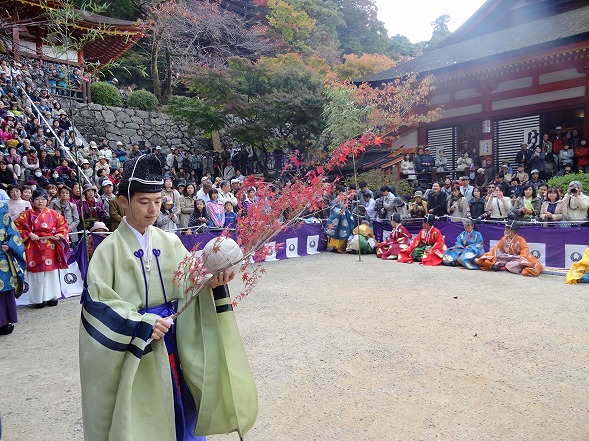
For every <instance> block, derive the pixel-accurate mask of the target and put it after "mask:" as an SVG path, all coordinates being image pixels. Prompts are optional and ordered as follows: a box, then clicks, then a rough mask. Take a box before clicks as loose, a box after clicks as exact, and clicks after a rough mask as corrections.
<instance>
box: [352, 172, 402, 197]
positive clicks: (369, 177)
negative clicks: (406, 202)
mask: <svg viewBox="0 0 589 441" xmlns="http://www.w3.org/2000/svg"><path fill="white" fill-rule="evenodd" d="M356 179H357V180H358V182H362V181H365V182H366V184H367V185H368V188H372V189H377V190H378V189H379V188H380V187H381V186H382V185H389V186H390V185H393V186H394V187H395V191H396V194H398V195H408V194H413V188H412V187H411V184H410V183H409V181H407V180H406V179H398V180H395V179H393V177H392V176H391V175H390V174H388V173H386V172H385V171H384V170H383V169H382V168H374V169H372V170H368V171H366V172H363V173H359V174H358V176H357V177H356ZM356 179H354V177H353V176H352V177H351V178H349V179H348V180H347V181H346V183H347V184H355V183H356V182H355V180H356Z"/></svg>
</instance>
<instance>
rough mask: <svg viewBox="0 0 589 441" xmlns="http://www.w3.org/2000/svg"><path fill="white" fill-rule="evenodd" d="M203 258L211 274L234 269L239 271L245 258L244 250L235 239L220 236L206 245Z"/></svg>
mask: <svg viewBox="0 0 589 441" xmlns="http://www.w3.org/2000/svg"><path fill="white" fill-rule="evenodd" d="M203 259H204V265H205V267H206V269H207V270H208V271H209V272H210V273H211V274H217V273H218V272H221V271H229V272H231V271H232V270H233V271H235V272H237V271H238V270H239V266H240V264H241V261H242V260H243V252H242V251H241V248H240V247H239V245H238V244H237V242H235V241H234V240H233V239H231V238H230V237H221V236H219V237H216V238H214V239H211V240H210V241H209V242H208V243H207V244H206V245H205V247H204V249H203Z"/></svg>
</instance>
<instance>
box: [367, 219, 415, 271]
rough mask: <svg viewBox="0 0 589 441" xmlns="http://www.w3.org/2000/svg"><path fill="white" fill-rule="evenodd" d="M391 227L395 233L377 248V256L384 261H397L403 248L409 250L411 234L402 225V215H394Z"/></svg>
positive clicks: (392, 232)
mask: <svg viewBox="0 0 589 441" xmlns="http://www.w3.org/2000/svg"><path fill="white" fill-rule="evenodd" d="M391 225H392V227H393V231H391V234H390V236H389V238H388V239H387V240H386V242H381V243H379V244H378V245H377V246H376V255H377V257H380V258H381V259H382V260H395V259H397V257H398V256H399V253H400V252H401V248H402V247H403V248H407V246H408V245H409V240H410V239H411V233H410V232H409V231H407V228H405V226H403V225H401V215H400V214H399V213H393V216H392V220H391Z"/></svg>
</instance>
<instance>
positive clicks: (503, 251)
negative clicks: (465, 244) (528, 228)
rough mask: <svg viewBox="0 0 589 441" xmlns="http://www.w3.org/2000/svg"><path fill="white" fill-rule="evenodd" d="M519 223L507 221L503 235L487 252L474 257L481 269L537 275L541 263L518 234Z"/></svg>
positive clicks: (540, 268)
mask: <svg viewBox="0 0 589 441" xmlns="http://www.w3.org/2000/svg"><path fill="white" fill-rule="evenodd" d="M519 227H520V224H519V222H516V221H514V220H509V221H507V224H506V225H505V233H504V236H503V237H502V238H501V240H499V242H498V243H497V245H495V246H494V247H493V248H492V249H491V250H489V252H488V253H485V254H483V255H482V256H481V257H479V258H478V259H475V263H477V264H478V265H479V267H480V269H482V270H493V271H509V272H510V273H515V274H522V275H524V276H539V275H540V273H541V272H542V269H543V268H542V264H541V263H540V261H539V260H538V259H536V258H535V257H534V256H532V254H531V253H530V249H529V247H528V244H527V242H526V240H525V239H524V238H523V237H521V236H520V235H518V234H517V233H518V231H519Z"/></svg>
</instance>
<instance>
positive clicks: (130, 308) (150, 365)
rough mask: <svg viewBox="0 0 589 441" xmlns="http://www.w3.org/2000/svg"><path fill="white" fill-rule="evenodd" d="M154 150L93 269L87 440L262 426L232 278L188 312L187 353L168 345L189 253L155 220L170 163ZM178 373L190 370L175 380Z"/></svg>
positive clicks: (184, 327) (85, 320)
mask: <svg viewBox="0 0 589 441" xmlns="http://www.w3.org/2000/svg"><path fill="white" fill-rule="evenodd" d="M152 156H153V155H147V156H143V157H140V158H137V159H136V160H133V161H130V162H129V164H127V163H125V171H124V172H123V180H122V185H121V189H122V190H121V191H122V193H123V194H127V195H130V200H128V199H127V198H125V197H121V201H122V202H123V203H124V204H125V205H126V209H127V216H126V217H125V218H123V222H121V224H120V226H119V228H117V230H116V231H115V232H114V233H113V234H112V235H110V236H109V237H107V238H106V239H105V240H104V241H103V242H102V243H101V244H100V245H99V246H98V247H97V248H96V251H95V252H94V255H93V257H92V260H91V262H90V266H89V268H88V275H87V290H86V291H85V293H84V296H83V306H82V317H81V323H80V377H81V384H82V411H83V420H84V439H85V441H106V440H110V441H139V440H140V441H151V440H154V441H155V440H157V441H178V440H182V441H184V440H185V439H194V440H196V439H199V438H197V437H193V438H192V437H190V435H191V434H192V433H194V434H195V435H209V434H216V433H229V432H233V431H236V432H238V433H239V434H240V436H243V435H244V434H245V433H246V432H247V431H248V430H249V429H250V428H251V427H252V425H253V423H254V422H255V418H256V414H257V396H256V389H255V385H254V383H253V378H252V375H251V371H250V368H249V365H248V362H247V359H246V356H245V351H244V349H243V344H242V342H241V338H240V337H239V333H238V330H237V326H236V323H235V318H234V316H233V312H232V307H231V298H230V297H229V295H228V290H227V289H226V286H225V284H226V283H227V282H228V281H229V280H231V278H232V275H229V274H223V273H220V274H219V275H216V276H213V280H212V282H211V284H210V286H211V287H212V289H211V288H209V289H205V290H204V292H202V293H201V294H200V295H199V297H198V298H197V299H196V300H195V301H194V302H193V303H192V304H191V305H190V307H189V308H188V309H187V310H186V311H185V312H184V313H183V314H181V315H180V316H178V318H177V320H176V324H175V327H176V329H175V335H174V337H175V339H174V340H175V343H176V344H177V354H178V357H179V359H176V358H175V357H173V356H172V355H170V356H169V355H168V350H167V349H166V345H168V343H169V342H170V340H168V339H169V338H170V336H171V335H172V333H171V332H170V331H171V327H170V323H169V322H168V321H166V319H165V317H167V316H168V315H170V314H171V313H173V310H171V309H172V308H173V307H175V305H174V300H178V306H177V307H178V308H180V307H181V306H182V305H183V304H184V303H185V301H186V299H185V298H184V289H183V287H176V286H175V285H174V284H173V283H172V278H173V275H174V272H175V271H176V270H177V268H178V266H179V264H180V263H181V262H182V260H183V259H184V257H185V256H186V254H187V251H186V249H185V248H184V246H183V245H182V243H181V242H180V240H179V239H178V237H177V236H176V235H174V234H171V233H166V232H163V231H161V230H159V229H157V228H155V227H152V226H151V224H152V223H153V222H154V221H155V218H156V217H157V214H158V213H159V207H160V204H161V193H158V184H159V183H160V182H161V177H160V179H158V175H159V173H160V172H159V170H161V168H160V166H159V163H158V164H155V163H153V161H152V158H151V157H152ZM136 161H139V164H136ZM136 176H139V179H137V180H136V181H135V180H134V177H136ZM125 190H126V192H125ZM159 191H161V184H159ZM162 305H163V306H162ZM146 309H147V310H146ZM155 312H157V313H155ZM164 337H165V338H166V344H164V340H165V339H164ZM180 367H181V368H180ZM171 370H172V371H174V372H175V373H176V374H178V372H181V373H180V374H179V375H176V376H175V377H172V375H171ZM173 378H175V380H174V382H173ZM179 379H180V380H179ZM179 381H182V386H185V387H184V388H182V390H181V392H182V401H183V402H184V401H189V402H191V403H193V404H194V407H195V410H196V412H197V413H198V417H197V419H196V422H195V421H194V418H193V417H194V416H191V415H190V412H188V411H187V415H183V414H182V412H183V410H182V409H180V411H179V408H178V403H177V401H178V400H177V398H178V393H177V392H174V391H175V390H179V388H180V386H181V385H179V384H176V383H177V382H179ZM175 388H176V389H175ZM175 395H176V396H175ZM187 395H188V396H187ZM190 397H192V400H190ZM175 401H176V403H175ZM183 416H186V420H185V421H180V420H181V419H182V417H183ZM191 418H192V420H191ZM184 426H185V427H184ZM184 429H186V430H190V432H191V433H190V434H189V435H187V434H186V433H182V431H183V430H184Z"/></svg>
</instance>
